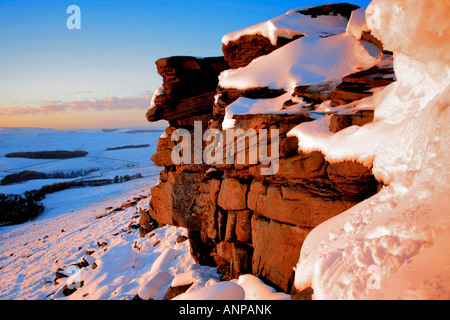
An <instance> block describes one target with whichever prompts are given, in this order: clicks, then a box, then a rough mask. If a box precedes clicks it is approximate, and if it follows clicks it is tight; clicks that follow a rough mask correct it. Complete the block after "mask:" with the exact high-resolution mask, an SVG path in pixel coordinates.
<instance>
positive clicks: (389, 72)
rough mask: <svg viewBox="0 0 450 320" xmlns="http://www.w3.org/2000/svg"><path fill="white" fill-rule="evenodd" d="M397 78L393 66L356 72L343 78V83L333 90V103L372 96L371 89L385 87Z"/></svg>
mask: <svg viewBox="0 0 450 320" xmlns="http://www.w3.org/2000/svg"><path fill="white" fill-rule="evenodd" d="M394 80H395V74H394V70H393V68H392V67H385V68H380V67H378V66H375V67H372V68H370V69H367V70H363V71H360V72H356V73H353V74H350V75H348V76H346V77H344V78H342V82H341V84H339V85H338V86H337V87H336V89H335V90H334V91H333V92H331V94H330V97H331V105H333V106H337V105H341V104H347V103H350V102H352V101H355V100H360V99H363V98H366V97H368V96H371V95H372V94H373V93H372V92H370V90H372V89H374V88H378V87H384V86H387V85H389V84H391V83H392V82H393V81H394Z"/></svg>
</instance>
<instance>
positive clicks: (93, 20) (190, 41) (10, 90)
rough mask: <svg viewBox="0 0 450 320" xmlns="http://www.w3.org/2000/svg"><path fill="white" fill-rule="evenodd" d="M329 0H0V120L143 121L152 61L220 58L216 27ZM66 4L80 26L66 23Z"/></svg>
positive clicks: (69, 124) (153, 84)
mask: <svg viewBox="0 0 450 320" xmlns="http://www.w3.org/2000/svg"><path fill="white" fill-rule="evenodd" d="M329 2H338V1H320V0H304V1H302V0H297V1H292V0H286V1H274V0H264V1H256V0H240V1H237V0H228V1H226V0H221V1H211V0H210V1H206V0H194V1H186V0H183V1H182V0H132V1H105V0H48V1H39V0H28V1H25V0H16V1H11V0H0V26H1V27H0V127H46V128H54V129H73V128H111V127H134V126H150V125H151V124H150V123H149V122H147V121H146V119H145V113H146V111H147V108H148V105H149V104H150V99H151V96H152V94H153V92H154V90H156V88H157V87H159V85H160V84H161V83H162V79H161V77H160V76H159V75H158V74H157V72H156V67H155V61H156V60H157V59H159V58H162V57H168V56H173V55H190V56H199V57H207V56H219V55H222V43H221V38H222V36H223V35H224V34H227V33H229V32H233V31H236V30H239V29H242V28H245V27H249V26H251V25H254V24H257V23H260V22H263V21H266V20H268V19H271V18H274V17H276V16H278V15H281V14H284V13H285V12H287V11H289V10H291V9H294V8H297V7H302V6H308V5H320V4H324V3H329ZM348 2H349V3H353V4H356V5H359V6H361V7H362V6H366V5H368V4H369V2H370V1H369V0H355V1H348ZM70 5H77V6H78V7H79V8H80V10H81V29H79V30H77V29H74V30H69V29H68V28H67V25H66V21H67V19H68V18H69V17H70V16H71V14H68V13H66V10H67V8H68V7H69V6H70Z"/></svg>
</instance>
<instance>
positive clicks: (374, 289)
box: [291, 0, 450, 299]
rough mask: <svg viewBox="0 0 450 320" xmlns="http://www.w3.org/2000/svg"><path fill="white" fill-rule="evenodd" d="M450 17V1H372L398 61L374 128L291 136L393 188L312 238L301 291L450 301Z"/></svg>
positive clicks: (377, 98)
mask: <svg viewBox="0 0 450 320" xmlns="http://www.w3.org/2000/svg"><path fill="white" fill-rule="evenodd" d="M449 10H450V3H449V2H448V1H432V0H426V1H404V0H397V1H391V0H374V1H372V3H371V4H370V5H369V6H368V8H367V10H366V20H367V27H368V28H369V29H371V30H372V33H373V34H374V35H375V36H376V37H377V38H379V39H381V41H382V42H383V44H384V45H385V47H386V49H388V50H392V51H393V52H394V69H395V74H396V76H397V81H396V82H395V83H393V84H391V85H389V86H387V87H386V88H384V89H383V90H381V91H379V92H378V93H376V94H375V95H374V96H373V98H372V103H373V108H374V110H375V119H374V122H373V123H371V124H368V125H366V126H364V127H361V128H356V127H349V128H347V129H344V130H342V131H340V132H338V133H336V134H331V133H329V132H328V133H327V132H325V129H322V135H321V138H320V139H315V136H314V134H313V132H315V133H317V131H319V132H320V128H324V127H325V126H320V125H319V124H320V121H324V119H323V118H322V119H319V120H317V121H318V122H319V123H318V124H317V125H316V128H319V129H317V130H308V129H310V128H307V127H305V126H310V127H311V126H312V125H313V123H309V124H301V125H299V126H298V127H296V128H294V129H293V130H292V131H291V134H292V135H297V136H298V137H299V140H300V142H299V147H300V148H305V149H308V150H311V149H316V150H320V151H322V152H324V153H325V154H326V156H327V160H329V161H338V160H342V159H354V160H357V161H361V162H364V163H373V173H374V174H375V176H376V177H377V178H378V179H379V180H382V181H383V182H384V183H385V184H386V187H384V188H383V189H382V190H381V191H380V192H379V193H378V194H377V195H375V196H374V197H372V198H370V199H368V200H366V201H364V202H362V203H360V204H359V205H357V206H355V207H353V208H351V209H349V210H347V211H346V212H344V213H342V214H340V215H338V216H336V217H335V218H332V219H330V220H328V221H326V222H325V223H323V224H321V225H319V226H318V227H316V228H315V229H314V230H313V231H312V232H311V233H310V234H309V235H308V237H307V239H306V240H305V243H304V245H303V247H302V250H301V256H300V260H299V263H298V265H297V268H296V277H295V286H296V288H297V289H299V290H302V289H304V288H306V287H308V286H312V287H313V289H314V298H315V299H413V298H414V299H448V298H450V272H449V271H450V251H449V250H448V246H449V245H450V229H449V227H450V216H449V215H448V213H449V212H450V210H449V209H450V205H449V204H450V201H449V200H450V199H449V198H450V197H449V195H450V189H449V187H450V175H449V171H448V163H449V155H448V150H449V146H450V145H449V144H450V141H449V137H450V132H449V127H448V121H449V116H450V113H449V109H448V106H449V102H450V88H449V83H450V63H449V62H450V61H449V55H448V54H447V50H448V48H449V35H448V32H449V30H450V22H449V20H448V18H447V16H446V15H447V13H448V12H449ZM358 25H360V26H363V24H361V23H359V24H358ZM354 30H355V29H354ZM308 132H309V133H310V134H309V139H306V138H307V137H308ZM302 141H307V144H305V145H303V144H302V143H303V142H302Z"/></svg>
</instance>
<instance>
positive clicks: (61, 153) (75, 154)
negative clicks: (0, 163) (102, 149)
mask: <svg viewBox="0 0 450 320" xmlns="http://www.w3.org/2000/svg"><path fill="white" fill-rule="evenodd" d="M87 154H88V153H87V152H86V151H82V150H75V151H67V150H57V151H27V152H11V153H8V154H6V155H5V157H7V158H27V159H71V158H81V157H85V156H86V155H87Z"/></svg>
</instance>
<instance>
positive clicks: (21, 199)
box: [0, 173, 142, 225]
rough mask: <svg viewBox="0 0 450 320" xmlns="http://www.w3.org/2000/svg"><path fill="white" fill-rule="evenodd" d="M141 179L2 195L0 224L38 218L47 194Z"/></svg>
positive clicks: (58, 185)
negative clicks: (41, 202)
mask: <svg viewBox="0 0 450 320" xmlns="http://www.w3.org/2000/svg"><path fill="white" fill-rule="evenodd" d="M140 178H142V175H141V174H140V173H138V174H135V175H132V176H129V175H125V176H116V177H114V179H99V180H84V181H67V182H58V183H53V184H49V185H45V186H43V187H42V188H40V189H39V190H32V191H27V192H25V194H24V195H11V194H10V195H5V194H0V224H3V225H4V224H17V223H23V222H26V221H28V220H30V219H34V218H36V217H37V216H38V215H39V214H41V213H42V212H43V211H44V206H43V205H42V204H40V203H39V201H42V200H44V199H45V196H46V195H47V194H51V193H55V192H58V191H62V190H66V189H71V188H81V187H99V186H104V185H107V184H112V183H121V182H126V181H130V180H134V179H140Z"/></svg>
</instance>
